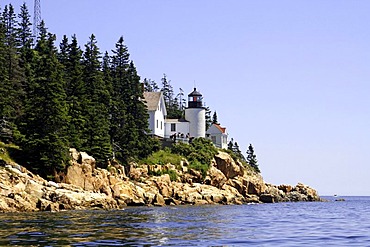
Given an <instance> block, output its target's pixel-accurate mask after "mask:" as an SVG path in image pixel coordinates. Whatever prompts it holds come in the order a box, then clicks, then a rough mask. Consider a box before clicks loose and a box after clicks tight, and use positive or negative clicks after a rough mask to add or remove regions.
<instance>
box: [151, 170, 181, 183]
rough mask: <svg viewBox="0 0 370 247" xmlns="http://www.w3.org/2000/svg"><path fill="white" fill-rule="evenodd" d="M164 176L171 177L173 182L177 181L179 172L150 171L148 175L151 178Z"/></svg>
mask: <svg viewBox="0 0 370 247" xmlns="http://www.w3.org/2000/svg"><path fill="white" fill-rule="evenodd" d="M164 174H168V175H169V176H170V179H171V181H177V178H178V176H177V172H176V171H175V170H161V171H151V170H149V173H148V175H151V176H162V175H164Z"/></svg>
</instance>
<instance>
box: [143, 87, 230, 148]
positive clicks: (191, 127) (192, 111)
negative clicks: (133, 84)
mask: <svg viewBox="0 0 370 247" xmlns="http://www.w3.org/2000/svg"><path fill="white" fill-rule="evenodd" d="M144 99H145V101H146V105H147V107H148V112H149V129H150V131H151V132H150V134H151V135H154V136H157V137H159V138H164V139H169V138H171V139H173V140H174V141H185V142H186V141H188V140H189V138H197V137H204V138H206V137H207V138H209V139H211V140H212V142H213V143H214V144H215V145H216V146H217V147H221V148H227V133H226V128H224V127H221V126H219V125H215V124H213V125H211V127H210V128H209V129H208V130H207V131H206V110H205V107H204V106H203V97H202V94H201V93H200V92H198V91H197V90H196V88H194V90H193V92H191V93H190V94H189V95H188V106H187V107H186V108H185V118H184V119H168V118H166V116H167V111H166V105H165V102H164V98H163V94H162V92H144ZM225 143H226V145H224V144H225Z"/></svg>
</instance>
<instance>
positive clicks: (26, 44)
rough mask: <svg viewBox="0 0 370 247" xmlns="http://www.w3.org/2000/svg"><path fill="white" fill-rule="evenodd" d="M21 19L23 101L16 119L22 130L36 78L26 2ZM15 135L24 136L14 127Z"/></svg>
mask: <svg viewBox="0 0 370 247" xmlns="http://www.w3.org/2000/svg"><path fill="white" fill-rule="evenodd" d="M18 18H19V19H20V21H19V22H18V37H19V42H18V43H19V46H20V47H19V57H20V59H19V66H20V71H21V73H22V76H21V77H20V85H21V87H22V91H21V92H20V93H19V94H18V97H21V99H20V100H21V103H20V104H19V105H20V108H19V114H18V116H17V119H16V124H17V126H18V128H19V129H20V130H21V129H22V127H23V123H24V113H25V112H24V111H25V109H24V108H25V106H24V104H25V102H26V101H27V98H28V97H29V92H30V85H31V84H32V82H33V79H34V71H33V63H34V50H33V48H32V45H33V37H32V30H31V26H32V24H31V22H30V18H31V16H30V14H29V11H28V8H27V6H26V4H25V3H24V4H23V5H22V6H21V11H20V14H18ZM13 130H14V135H15V138H16V139H17V140H19V141H20V139H21V138H23V137H22V135H21V133H20V132H19V131H18V130H17V129H16V128H15V127H14V128H13Z"/></svg>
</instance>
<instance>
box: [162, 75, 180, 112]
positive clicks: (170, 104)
mask: <svg viewBox="0 0 370 247" xmlns="http://www.w3.org/2000/svg"><path fill="white" fill-rule="evenodd" d="M161 81H162V89H161V91H162V93H163V99H164V102H165V104H166V109H167V117H168V118H182V117H183V111H182V110H181V104H182V102H179V99H178V98H177V97H174V91H173V87H172V85H171V81H170V80H167V75H166V74H163V78H162V79H161ZM181 100H182V99H181Z"/></svg>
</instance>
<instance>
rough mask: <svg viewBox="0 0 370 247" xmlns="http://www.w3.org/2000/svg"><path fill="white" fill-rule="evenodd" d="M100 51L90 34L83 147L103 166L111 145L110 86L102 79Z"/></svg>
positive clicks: (85, 57)
mask: <svg viewBox="0 0 370 247" xmlns="http://www.w3.org/2000/svg"><path fill="white" fill-rule="evenodd" d="M99 59H100V51H99V48H98V46H97V41H96V39H95V36H94V35H93V34H92V35H91V36H90V39H89V41H88V42H87V44H86V45H85V52H84V61H83V65H84V81H85V83H86V87H87V89H88V90H87V97H88V98H89V101H88V106H87V110H88V111H87V117H88V119H89V121H87V123H86V127H85V131H84V133H85V136H86V138H87V142H86V144H85V147H84V148H85V149H86V150H87V151H88V152H90V153H91V154H93V155H94V157H95V158H96V160H97V163H98V165H100V166H104V164H105V162H106V161H107V160H108V159H109V158H110V156H111V153H112V147H111V142H110V136H109V107H110V101H111V98H110V92H109V90H110V87H109V86H108V85H107V84H106V82H104V81H103V72H102V71H101V62H100V61H99Z"/></svg>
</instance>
